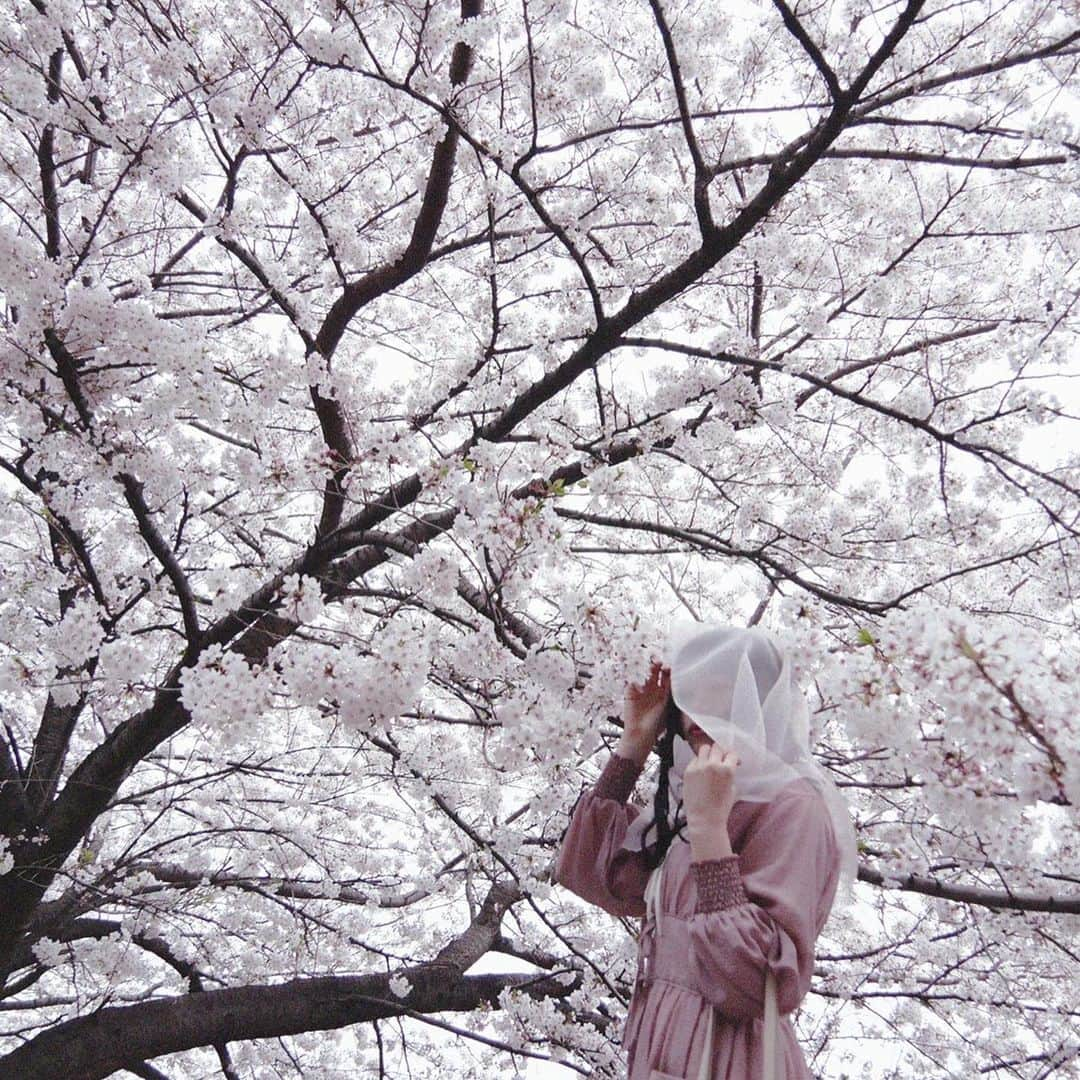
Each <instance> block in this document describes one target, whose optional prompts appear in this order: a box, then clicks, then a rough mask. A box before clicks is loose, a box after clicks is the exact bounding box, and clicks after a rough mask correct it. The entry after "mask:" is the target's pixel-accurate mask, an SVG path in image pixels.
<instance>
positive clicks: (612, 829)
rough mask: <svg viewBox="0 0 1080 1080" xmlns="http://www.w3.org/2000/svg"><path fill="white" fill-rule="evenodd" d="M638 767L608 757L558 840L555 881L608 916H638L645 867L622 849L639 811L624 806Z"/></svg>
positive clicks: (639, 857) (639, 854)
mask: <svg viewBox="0 0 1080 1080" xmlns="http://www.w3.org/2000/svg"><path fill="white" fill-rule="evenodd" d="M640 774H641V766H640V765H638V764H637V763H636V762H634V761H631V760H629V759H628V758H624V757H620V756H619V755H618V754H612V755H611V758H610V759H609V760H608V763H607V765H605V766H604V771H603V772H602V773H601V774H600V778H599V780H597V782H596V784H595V785H593V787H592V788H591V789H590V790H587V791H585V792H584V793H583V794H582V796H581V798H580V799H579V800H578V802H577V805H576V806H575V807H574V811H573V813H572V814H571V816H570V824H569V826H568V827H567V830H566V833H565V835H564V836H563V841H562V847H561V848H560V849H559V857H558V860H557V862H556V864H555V880H556V881H557V882H558V883H559V884H560V885H565V886H566V887H567V888H568V889H569V890H570V891H571V892H575V893H577V895H578V896H580V897H581V898H582V899H583V900H588V901H589V902H590V903H592V904H596V905H597V907H600V908H603V909H604V911H607V912H610V913H611V914H612V915H644V914H645V900H644V896H645V885H646V883H647V882H648V880H649V866H648V864H647V863H646V861H645V855H644V853H643V852H640V851H637V852H635V851H627V850H625V849H623V847H622V842H623V839H624V838H625V837H626V829H627V826H629V824H630V822H631V821H633V820H634V818H636V817H637V815H638V814H640V813H641V808H640V807H638V806H635V805H634V804H633V803H627V801H626V800H627V799H628V798H629V797H630V793H631V792H632V791H633V790H634V784H635V782H636V781H637V778H638V776H639V775H640Z"/></svg>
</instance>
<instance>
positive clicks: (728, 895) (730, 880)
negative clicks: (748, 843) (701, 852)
mask: <svg viewBox="0 0 1080 1080" xmlns="http://www.w3.org/2000/svg"><path fill="white" fill-rule="evenodd" d="M690 870H691V872H692V873H693V875H694V883H695V884H696V885H697V907H696V909H695V911H696V912H697V914H698V915H701V914H703V913H704V912H707V911H723V910H724V909H725V908H730V907H735V906H736V904H743V903H746V901H747V896H746V890H745V889H744V888H743V883H742V876H741V875H740V874H739V856H738V855H728V856H727V857H726V858H723V859H702V860H701V862H692V863H691V864H690Z"/></svg>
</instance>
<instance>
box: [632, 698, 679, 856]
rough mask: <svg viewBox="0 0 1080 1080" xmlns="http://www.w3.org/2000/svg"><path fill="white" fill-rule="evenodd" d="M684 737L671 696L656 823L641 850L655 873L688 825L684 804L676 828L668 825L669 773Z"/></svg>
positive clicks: (667, 706) (658, 749)
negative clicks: (651, 843)
mask: <svg viewBox="0 0 1080 1080" xmlns="http://www.w3.org/2000/svg"><path fill="white" fill-rule="evenodd" d="M681 735H682V724H681V714H680V712H679V708H678V706H677V705H676V704H675V702H674V701H673V700H672V697H671V694H670V693H669V694H668V699H667V702H666V703H665V705H664V734H663V735H661V736H660V741H659V742H658V743H657V744H656V752H657V754H658V755H659V757H660V777H659V780H658V782H657V785H656V795H655V796H653V820H652V824H650V825H649V827H648V828H647V829H646V830H645V832H644V833H643V834H642V837H641V850H642V851H644V852H645V862H646V864H647V865H648V867H649V869H650V870H655V869H656V867H658V866H659V865H660V864H661V863H662V862H663V861H664V856H665V855H666V854H667V850H668V848H669V847H671V842H672V840H674V839H675V836H676V835H677V834H678V833H679V832H680V831H681V830H682V828H683V826H684V825H685V824H686V819H685V818H683V817H682V814H681V811H682V803H681V802H680V803H679V806H678V808H677V810H678V812H677V816H676V818H675V825H674V827H672V825H671V823H670V822H669V821H668V795H669V789H668V773H669V772H670V771H671V768H672V766H673V765H674V764H675V739H676V737H677V736H681ZM653 829H655V830H656V844H655V845H654V846H653V847H652V848H651V849H649V848H648V847H647V844H646V837H648V835H649V833H650V832H651V831H652V830H653Z"/></svg>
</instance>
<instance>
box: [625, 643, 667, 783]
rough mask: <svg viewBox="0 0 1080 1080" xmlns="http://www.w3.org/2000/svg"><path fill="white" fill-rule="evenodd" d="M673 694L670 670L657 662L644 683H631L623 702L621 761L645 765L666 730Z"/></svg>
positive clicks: (654, 662) (655, 661) (650, 669)
mask: <svg viewBox="0 0 1080 1080" xmlns="http://www.w3.org/2000/svg"><path fill="white" fill-rule="evenodd" d="M670 692H671V669H670V668H667V667H665V666H664V665H663V664H661V663H660V661H659V660H654V661H653V662H652V666H651V667H650V668H649V674H648V676H647V677H646V679H645V682H644V683H630V684H629V685H628V686H627V688H626V694H625V696H624V698H623V712H622V721H623V733H622V737H621V738H620V739H619V742H618V744H617V745H616V747H615V752H616V753H617V754H618V755H619V756H620V757H625V758H629V759H630V760H631V761H636V762H637V763H638V764H639V765H644V764H645V762H646V760H647V759H648V757H649V752H650V751H651V750H652V748H653V746H654V745H655V744H656V740H657V739H658V738H659V736H660V732H661V730H662V729H663V726H664V706H665V705H666V704H667V699H668V694H669V693H670Z"/></svg>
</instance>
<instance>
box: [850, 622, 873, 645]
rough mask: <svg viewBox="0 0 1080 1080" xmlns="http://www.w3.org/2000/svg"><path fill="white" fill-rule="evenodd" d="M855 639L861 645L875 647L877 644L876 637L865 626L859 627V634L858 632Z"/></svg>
mask: <svg viewBox="0 0 1080 1080" xmlns="http://www.w3.org/2000/svg"><path fill="white" fill-rule="evenodd" d="M855 637H856V639H857V640H858V642H859V644H860V645H874V644H876V642H875V639H874V635H873V634H871V633H870V631H869V630H867V629H866V627H865V626H860V627H859V632H858V634H856V635H855Z"/></svg>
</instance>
